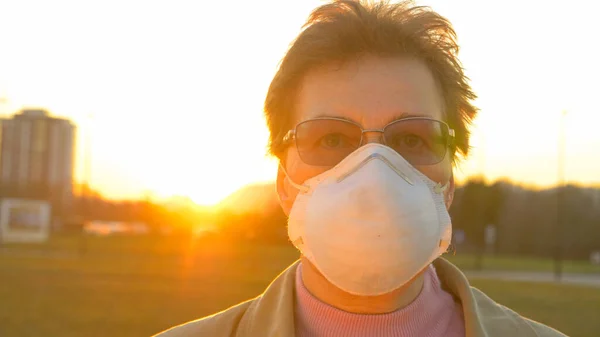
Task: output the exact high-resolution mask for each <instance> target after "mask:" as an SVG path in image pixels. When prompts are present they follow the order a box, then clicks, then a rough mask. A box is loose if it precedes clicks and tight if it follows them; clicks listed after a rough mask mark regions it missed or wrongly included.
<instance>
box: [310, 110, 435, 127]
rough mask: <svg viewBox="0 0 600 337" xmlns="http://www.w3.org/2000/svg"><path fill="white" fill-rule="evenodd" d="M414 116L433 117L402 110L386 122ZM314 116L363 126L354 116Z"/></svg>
mask: <svg viewBox="0 0 600 337" xmlns="http://www.w3.org/2000/svg"><path fill="white" fill-rule="evenodd" d="M413 117H431V116H429V115H425V114H416V113H410V112H402V113H399V114H396V115H394V116H392V118H390V119H389V121H388V122H387V123H386V125H387V124H390V123H393V122H396V121H399V120H402V119H405V118H413ZM312 118H337V119H341V120H345V121H348V122H350V123H353V124H356V125H361V127H362V124H361V123H359V122H358V121H355V120H354V119H352V118H348V117H344V116H339V115H331V114H327V113H320V114H317V115H315V116H313V117H311V119H312Z"/></svg>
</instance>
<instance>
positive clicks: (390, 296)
mask: <svg viewBox="0 0 600 337" xmlns="http://www.w3.org/2000/svg"><path fill="white" fill-rule="evenodd" d="M423 271H424V270H423ZM423 271H421V272H419V273H418V274H417V275H416V276H415V277H414V278H413V279H411V280H410V281H409V282H407V283H406V284H405V285H403V286H402V287H400V288H398V289H396V290H394V291H392V292H390V293H387V294H384V295H379V296H357V295H352V294H349V293H347V292H345V291H343V290H341V289H339V288H337V287H336V286H334V285H333V284H331V282H329V281H327V279H326V278H325V277H324V276H323V275H322V274H321V273H320V272H319V271H318V270H317V268H316V267H315V266H314V265H313V264H312V263H311V262H310V261H308V259H306V258H305V257H302V282H303V283H304V286H305V287H306V289H308V291H309V292H310V293H311V294H312V295H313V296H314V297H316V298H317V299H319V300H320V301H321V302H324V303H327V304H329V305H331V306H332V307H335V308H337V309H340V310H343V311H346V312H351V313H356V314H384V313H389V312H393V311H396V310H398V309H402V308H404V307H406V306H407V305H409V304H410V303H412V302H413V301H414V300H415V299H416V298H417V296H419V293H420V292H421V289H422V288H423Z"/></svg>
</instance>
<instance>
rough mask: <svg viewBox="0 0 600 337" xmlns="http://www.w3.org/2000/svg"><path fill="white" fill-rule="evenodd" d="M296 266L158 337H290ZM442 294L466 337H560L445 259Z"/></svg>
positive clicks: (438, 262) (440, 268)
mask: <svg viewBox="0 0 600 337" xmlns="http://www.w3.org/2000/svg"><path fill="white" fill-rule="evenodd" d="M297 264H298V262H296V263H294V264H293V265H292V266H291V267H289V268H288V269H287V270H285V271H284V272H283V273H282V274H281V275H279V276H278V277H277V278H276V279H275V281H273V283H271V285H269V287H268V288H267V290H266V291H265V292H264V294H262V295H260V296H258V297H257V298H255V299H252V300H250V301H247V302H244V303H241V304H239V305H237V306H235V307H232V308H230V309H227V310H225V311H222V312H220V313H217V314H215V315H212V316H209V317H205V318H202V319H199V320H196V321H192V322H189V323H186V324H183V325H180V326H177V327H174V328H172V329H170V330H167V331H165V332H163V333H161V334H159V335H157V336H156V337H184V336H185V337H188V336H190V337H191V336H203V337H251V336H252V337H275V336H277V337H293V336H294V291H295V290H294V285H295V279H296V266H297ZM433 264H434V266H435V268H436V271H437V274H438V276H439V278H440V281H441V283H442V286H443V287H444V289H445V290H446V291H448V292H450V293H451V294H453V295H454V297H455V298H457V299H459V300H460V301H461V303H462V308H463V314H464V317H465V332H466V337H553V336H564V335H563V334H561V333H560V332H558V331H556V330H554V329H552V328H549V327H547V326H545V325H543V324H540V323H538V322H535V321H532V320H529V319H527V318H524V317H521V316H519V314H517V313H515V312H514V311H512V310H510V309H508V308H506V307H504V306H502V305H500V304H498V303H496V302H494V301H493V300H492V299H490V298H489V297H487V296H486V295H485V294H484V293H482V292H481V291H479V290H477V289H475V288H472V287H471V286H470V285H469V282H468V281H467V279H466V277H465V275H464V274H463V273H462V272H461V271H460V270H458V268H456V267H455V266H454V265H453V264H451V263H450V262H448V261H446V260H445V259H443V258H439V259H437V260H436V261H434V263H433Z"/></svg>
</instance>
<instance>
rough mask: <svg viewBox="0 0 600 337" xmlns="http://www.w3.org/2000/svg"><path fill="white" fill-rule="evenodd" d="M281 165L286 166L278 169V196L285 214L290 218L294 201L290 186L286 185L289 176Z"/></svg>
mask: <svg viewBox="0 0 600 337" xmlns="http://www.w3.org/2000/svg"><path fill="white" fill-rule="evenodd" d="M281 165H284V164H283V163H281V164H280V165H279V166H278V167H277V184H276V185H277V194H278V195H279V204H280V205H281V208H282V209H283V213H285V215H287V216H289V215H290V210H291V209H292V204H293V203H294V199H293V197H292V195H291V193H290V192H291V191H290V185H289V184H287V183H286V180H287V176H286V175H285V173H284V172H283V170H282V169H281Z"/></svg>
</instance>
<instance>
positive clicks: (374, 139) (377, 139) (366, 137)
mask: <svg viewBox="0 0 600 337" xmlns="http://www.w3.org/2000/svg"><path fill="white" fill-rule="evenodd" d="M369 143H379V144H385V139H384V138H383V131H379V130H368V131H364V132H363V135H362V145H365V144H369Z"/></svg>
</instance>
